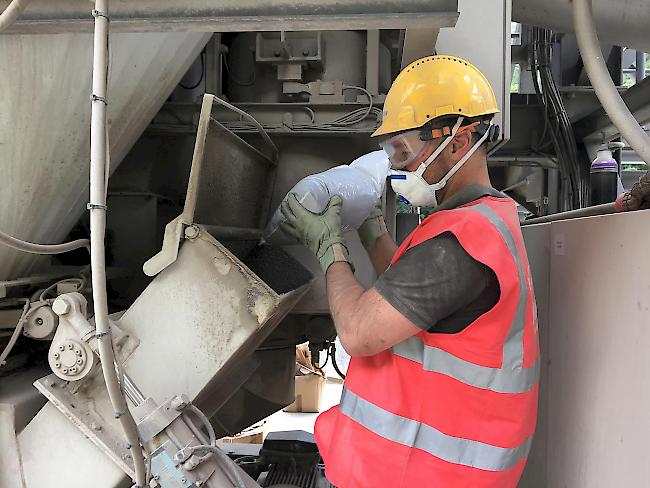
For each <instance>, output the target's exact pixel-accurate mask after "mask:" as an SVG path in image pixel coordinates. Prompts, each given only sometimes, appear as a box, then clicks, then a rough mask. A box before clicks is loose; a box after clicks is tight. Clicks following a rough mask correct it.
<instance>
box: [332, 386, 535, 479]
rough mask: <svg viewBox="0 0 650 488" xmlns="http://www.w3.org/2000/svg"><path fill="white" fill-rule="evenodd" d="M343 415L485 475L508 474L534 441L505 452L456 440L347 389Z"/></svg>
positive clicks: (382, 434)
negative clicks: (486, 472)
mask: <svg viewBox="0 0 650 488" xmlns="http://www.w3.org/2000/svg"><path fill="white" fill-rule="evenodd" d="M339 408H340V410H341V413H343V414H344V415H347V416H348V417H350V418H351V419H352V420H354V421H355V422H357V423H358V424H361V425H362V426H364V427H365V428H366V429H368V430H370V431H372V432H374V433H375V434H377V435H379V436H381V437H383V438H385V439H389V440H391V441H393V442H397V443H399V444H402V445H404V446H408V447H415V448H417V449H421V450H423V451H426V452H428V453H429V454H431V455H433V456H436V457H437V458H440V459H442V460H444V461H447V462H450V463H454V464H461V465H464V466H472V467H474V468H478V469H483V470H485V471H506V470H508V469H511V468H512V467H514V466H515V465H516V464H517V463H518V462H519V461H521V460H522V459H524V458H525V457H526V456H527V455H528V451H529V450H530V445H531V442H532V437H529V438H527V439H526V440H525V441H524V442H523V443H522V444H521V445H520V446H517V447H514V448H504V447H497V446H492V445H490V444H485V443H483V442H479V441H473V440H469V439H462V438H460V437H453V436H449V435H446V434H444V433H442V432H440V431H439V430H437V429H434V428H433V427H431V426H429V425H426V424H422V423H420V422H417V421H416V420H411V419H408V418H405V417H401V416H399V415H395V414H393V413H391V412H388V411H386V410H384V409H382V408H379V407H378V406H376V405H374V404H372V403H370V402H368V401H367V400H364V399H363V398H361V397H359V396H357V395H355V394H354V393H352V392H351V391H349V390H347V389H344V390H343V395H342V396H341V404H340V406H339Z"/></svg>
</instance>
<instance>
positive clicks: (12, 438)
mask: <svg viewBox="0 0 650 488" xmlns="http://www.w3.org/2000/svg"><path fill="white" fill-rule="evenodd" d="M14 412H15V410H14V406H13V405H9V404H7V403H0V453H1V454H0V486H2V487H6V488H24V487H25V480H24V479H23V470H22V465H21V463H20V453H19V452H18V441H17V440H16V433H15V431H14V415H15V414H14Z"/></svg>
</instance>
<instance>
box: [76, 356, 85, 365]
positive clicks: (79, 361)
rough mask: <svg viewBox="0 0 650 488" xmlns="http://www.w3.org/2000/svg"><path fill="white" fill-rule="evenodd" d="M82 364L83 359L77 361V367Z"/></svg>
mask: <svg viewBox="0 0 650 488" xmlns="http://www.w3.org/2000/svg"><path fill="white" fill-rule="evenodd" d="M83 363H84V360H83V359H81V358H79V359H77V364H78V365H79V366H81V365H82V364H83Z"/></svg>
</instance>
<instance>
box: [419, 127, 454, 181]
mask: <svg viewBox="0 0 650 488" xmlns="http://www.w3.org/2000/svg"><path fill="white" fill-rule="evenodd" d="M463 120H465V118H464V117H458V121H457V122H456V124H454V128H453V129H452V130H451V135H449V136H448V137H447V138H446V139H445V140H444V141H443V142H442V144H440V145H439V146H438V147H437V148H436V150H435V151H433V153H432V154H431V156H429V157H428V158H427V159H426V161H424V162H423V163H422V164H421V165H420V166H419V167H418V169H417V170H416V171H415V174H417V175H418V176H422V175H423V174H424V172H425V171H426V170H427V168H428V167H429V165H430V164H431V163H433V161H434V160H435V159H436V158H437V157H438V156H440V154H441V153H442V151H444V150H445V148H446V147H447V146H448V145H449V143H450V142H451V140H452V139H453V138H454V136H455V135H456V133H457V132H458V129H460V126H461V124H462V123H463Z"/></svg>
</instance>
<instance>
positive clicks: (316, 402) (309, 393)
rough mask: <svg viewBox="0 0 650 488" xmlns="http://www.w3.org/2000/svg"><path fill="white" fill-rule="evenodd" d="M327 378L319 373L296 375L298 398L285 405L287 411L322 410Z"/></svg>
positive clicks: (313, 411)
mask: <svg viewBox="0 0 650 488" xmlns="http://www.w3.org/2000/svg"><path fill="white" fill-rule="evenodd" d="M324 386H325V378H323V377H322V376H321V375H319V374H306V375H300V376H296V393H295V395H296V399H295V401H294V402H293V403H292V404H291V405H289V406H287V407H284V409H283V410H284V411H285V412H305V413H317V412H320V410H321V406H322V403H323V387H324Z"/></svg>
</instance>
